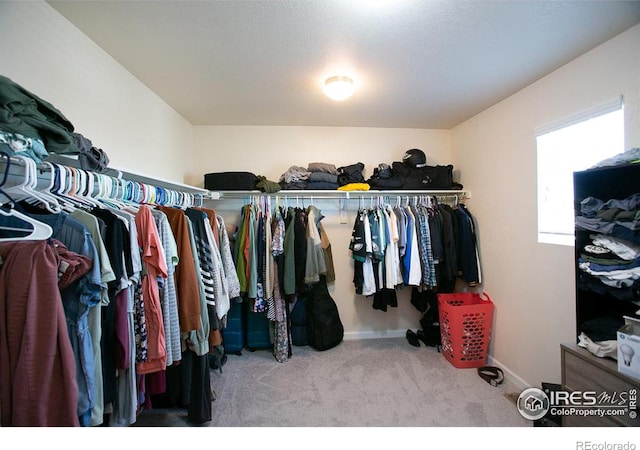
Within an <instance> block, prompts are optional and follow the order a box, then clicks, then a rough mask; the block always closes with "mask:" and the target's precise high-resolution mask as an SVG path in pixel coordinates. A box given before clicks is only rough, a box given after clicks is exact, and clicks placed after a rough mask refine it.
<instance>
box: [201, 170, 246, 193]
mask: <svg viewBox="0 0 640 450" xmlns="http://www.w3.org/2000/svg"><path fill="white" fill-rule="evenodd" d="M257 182H258V177H257V176H256V175H255V174H253V173H251V172H214V173H207V174H205V176H204V188H205V189H208V190H210V191H253V190H255V189H256V183H257Z"/></svg>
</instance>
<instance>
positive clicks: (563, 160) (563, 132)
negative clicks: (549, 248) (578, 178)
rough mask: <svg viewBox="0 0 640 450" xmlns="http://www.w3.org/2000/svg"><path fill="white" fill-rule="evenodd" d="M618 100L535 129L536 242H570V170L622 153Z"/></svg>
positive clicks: (571, 206)
mask: <svg viewBox="0 0 640 450" xmlns="http://www.w3.org/2000/svg"><path fill="white" fill-rule="evenodd" d="M621 100H622V99H617V100H616V101H614V102H611V103H610V104H607V105H602V106H600V107H598V108H596V109H594V110H591V111H588V112H585V113H582V114H580V115H579V116H576V117H574V118H572V119H569V120H565V121H563V123H562V124H556V125H554V126H549V127H546V128H545V129H543V130H538V131H537V132H536V144H537V151H538V242H542V243H548V244H561V245H573V244H574V237H573V236H574V211H573V209H574V208H573V172H575V171H580V170H585V169H588V168H589V167H592V166H594V165H595V164H597V163H598V162H600V161H603V160H605V159H607V158H609V157H611V156H614V155H617V154H619V153H622V152H624V114H623V108H622V101H621Z"/></svg>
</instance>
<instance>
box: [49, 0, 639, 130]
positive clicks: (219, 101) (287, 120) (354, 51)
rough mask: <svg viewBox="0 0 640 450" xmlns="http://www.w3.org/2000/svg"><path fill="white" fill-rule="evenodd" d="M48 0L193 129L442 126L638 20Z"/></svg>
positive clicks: (475, 5)
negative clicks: (343, 93)
mask: <svg viewBox="0 0 640 450" xmlns="http://www.w3.org/2000/svg"><path fill="white" fill-rule="evenodd" d="M48 3H49V4H50V5H51V6H52V7H54V8H55V9H56V10H58V11H59V12H60V13H61V14H62V15H63V16H65V17H66V18H67V19H68V20H69V21H71V22H72V23H73V24H74V25H75V26H76V27H78V28H79V29H80V30H81V31H82V32H83V33H84V34H86V35H87V36H89V37H90V38H91V39H93V40H94V41H95V42H96V43H97V44H98V45H99V46H100V47H102V48H103V49H104V50H105V51H106V52H107V53H109V54H110V55H111V56H112V57H113V58H114V59H115V60H117V61H118V62H119V63H120V64H121V65H122V66H124V67H125V68H127V69H128V70H129V71H130V72H131V73H133V74H134V75H135V76H136V77H137V78H138V79H139V80H141V81H142V82H143V83H144V84H145V85H147V86H148V87H149V88H150V89H151V90H153V91H154V92H155V93H156V94H157V95H159V96H160V97H161V98H163V99H164V100H165V101H166V102H167V103H168V104H169V105H171V106H172V107H173V108H174V109H175V110H176V111H178V112H179V113H180V114H181V115H182V116H183V117H184V118H185V119H187V120H188V121H189V122H190V123H192V124H193V125H324V126H356V127H358V126H371V127H401V128H402V127H408V128H433V129H437V128H443V129H448V128H451V127H453V126H455V125H457V124H459V123H461V122H462V121H464V120H466V119H468V118H470V117H472V116H474V115H475V114H477V113H479V112H481V111H483V110H484V109H486V108H488V107H490V106H492V105H494V104H496V103H497V102H499V101H500V100H502V99H504V98H506V97H508V96H509V95H511V94H513V93H515V92H517V91H518V90H520V89H522V88H523V87H525V86H527V85H529V84H531V83H532V82H534V81H536V80H538V79H539V78H541V77H543V76H544V75H546V74H548V73H550V72H552V71H553V70H555V69H557V68H558V67H560V66H562V65H564V64H565V63H567V62H569V61H571V60H572V59H574V58H576V57H578V56H580V55H581V54H583V53H585V52H587V51H588V50H591V49H592V48H594V47H596V46H597V45H599V44H601V43H603V42H605V41H607V40H608V39H610V38H612V37H614V36H616V35H617V34H619V33H621V32H623V31H625V30H626V29H628V28H630V27H631V26H633V25H635V24H637V23H640V1H628V0H627V1H585V0H580V1H516V0H513V1H504V0H503V1H480V0H475V1H465V0H422V1H418V0H297V1H294V0H274V1H264V0H261V1H250V0H249V1H243V0H242V1H241V0H238V1H231V0H227V1H186V0H180V1H178V0H174V1H131V0H130V1H77V0H76V1H57V0H56V1H49V2H48ZM335 71H347V72H349V73H352V74H353V75H355V77H356V80H357V83H358V90H357V92H356V93H355V94H354V96H353V97H352V98H351V99H349V100H347V101H344V102H334V101H332V100H329V99H327V98H326V97H324V95H323V94H322V90H321V83H322V80H323V76H324V75H326V74H329V73H334V72H335Z"/></svg>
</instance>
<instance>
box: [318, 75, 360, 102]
mask: <svg viewBox="0 0 640 450" xmlns="http://www.w3.org/2000/svg"><path fill="white" fill-rule="evenodd" d="M354 88H355V85H354V83H353V78H350V77H347V76H344V75H336V76H331V77H329V78H327V79H326V80H325V81H324V93H325V94H327V97H329V98H330V99H332V100H336V101H341V100H345V99H347V98H349V97H351V95H353V90H354Z"/></svg>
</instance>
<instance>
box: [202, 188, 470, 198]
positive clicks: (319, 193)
mask: <svg viewBox="0 0 640 450" xmlns="http://www.w3.org/2000/svg"><path fill="white" fill-rule="evenodd" d="M212 194H214V195H213V196H212V197H211V199H213V200H227V199H245V198H250V197H252V196H269V197H287V198H293V199H296V198H299V199H312V200H313V199H318V200H320V199H325V200H331V199H339V200H340V199H346V200H349V199H360V198H372V197H415V196H432V197H437V198H450V199H458V200H465V199H470V198H471V192H470V191H466V190H390V191H378V190H369V191H341V190H316V191H314V190H282V191H278V192H273V193H265V192H262V191H216V192H212Z"/></svg>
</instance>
